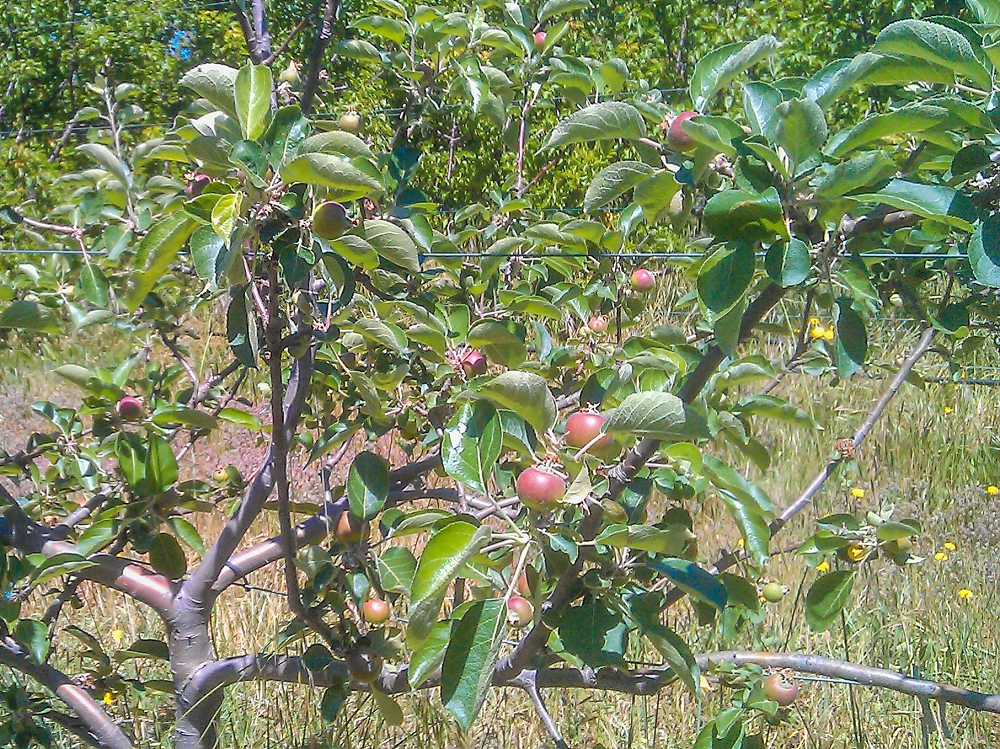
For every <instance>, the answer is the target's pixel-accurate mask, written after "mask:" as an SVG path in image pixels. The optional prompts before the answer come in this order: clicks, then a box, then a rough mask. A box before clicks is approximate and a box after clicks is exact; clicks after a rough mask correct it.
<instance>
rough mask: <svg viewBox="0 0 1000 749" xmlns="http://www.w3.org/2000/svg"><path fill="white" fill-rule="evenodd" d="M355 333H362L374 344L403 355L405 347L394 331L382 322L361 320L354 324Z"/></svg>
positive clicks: (365, 318) (369, 318)
mask: <svg viewBox="0 0 1000 749" xmlns="http://www.w3.org/2000/svg"><path fill="white" fill-rule="evenodd" d="M393 327H395V326H393ZM354 331H355V332H356V333H360V334H361V335H363V336H364V337H365V338H367V339H368V340H369V341H371V342H372V343H375V344H378V345H379V346H382V347H383V348H386V349H388V350H389V351H392V352H393V353H396V354H401V353H403V348H404V346H403V345H401V344H400V342H399V340H398V339H397V338H396V336H395V334H394V333H393V329H392V328H390V327H389V326H388V325H386V324H385V323H384V322H382V321H381V320H376V319H374V318H371V317H364V318H361V319H360V320H358V321H357V322H356V323H355V324H354Z"/></svg>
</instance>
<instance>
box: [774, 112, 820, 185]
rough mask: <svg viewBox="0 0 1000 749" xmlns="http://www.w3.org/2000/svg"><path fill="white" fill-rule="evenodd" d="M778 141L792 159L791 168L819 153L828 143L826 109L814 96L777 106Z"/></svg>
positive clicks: (775, 114) (776, 137) (775, 115)
mask: <svg viewBox="0 0 1000 749" xmlns="http://www.w3.org/2000/svg"><path fill="white" fill-rule="evenodd" d="M774 117H775V120H776V121H777V125H776V127H775V133H774V141H775V143H777V145H779V146H781V147H782V148H784V149H785V153H787V154H788V157H789V158H790V159H791V161H792V167H791V169H790V171H791V172H792V173H793V174H794V173H795V171H796V166H797V165H800V164H802V163H803V162H805V161H806V159H808V158H809V157H810V156H818V155H819V150H820V148H822V146H823V144H824V143H825V142H826V136H827V127H826V117H824V116H823V110H822V109H820V107H819V105H818V104H817V103H816V102H814V101H812V100H811V99H791V100H790V101H786V102H783V103H781V104H779V105H778V106H777V108H776V109H775V111H774Z"/></svg>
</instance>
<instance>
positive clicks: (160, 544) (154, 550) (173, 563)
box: [149, 533, 187, 580]
mask: <svg viewBox="0 0 1000 749" xmlns="http://www.w3.org/2000/svg"><path fill="white" fill-rule="evenodd" d="M149 563H150V564H151V565H153V569H154V570H156V571H157V572H159V573H160V574H161V575H164V576H166V577H168V578H170V579H171V580H179V579H180V578H182V577H184V574H185V573H186V572H187V559H185V557H184V550H183V549H182V548H181V545H180V544H179V543H177V539H176V538H174V537H173V536H171V535H170V534H169V533H157V534H156V536H155V537H154V538H153V542H152V543H151V544H150V546H149Z"/></svg>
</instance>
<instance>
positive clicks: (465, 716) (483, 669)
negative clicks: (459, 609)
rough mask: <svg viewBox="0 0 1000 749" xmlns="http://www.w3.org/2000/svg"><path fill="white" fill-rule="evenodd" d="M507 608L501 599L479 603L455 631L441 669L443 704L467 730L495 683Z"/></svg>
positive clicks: (463, 616) (476, 603)
mask: <svg viewBox="0 0 1000 749" xmlns="http://www.w3.org/2000/svg"><path fill="white" fill-rule="evenodd" d="M506 609H507V606H506V604H505V602H504V600H503V599H501V598H492V599H489V600H486V601H476V602H475V603H473V604H472V606H471V607H469V609H468V610H467V611H466V612H465V613H464V614H463V615H462V618H461V619H459V621H458V623H457V624H456V625H455V628H454V630H453V631H452V635H451V641H450V642H449V643H448V649H447V651H446V652H445V656H444V663H443V664H442V666H441V702H443V703H444V706H445V709H446V710H447V711H448V712H449V713H451V714H452V716H453V717H454V718H455V720H456V721H457V722H458V725H459V726H460V727H461V728H462V730H463V731H466V730H468V729H469V726H471V725H472V722H473V721H474V720H475V718H476V715H477V714H478V713H479V709H480V707H482V704H483V700H484V699H485V698H486V692H487V691H488V690H489V688H490V685H491V684H492V681H493V667H494V666H495V665H496V662H497V656H498V655H499V652H500V646H501V644H502V643H503V636H502V635H503V624H504V619H505V614H506Z"/></svg>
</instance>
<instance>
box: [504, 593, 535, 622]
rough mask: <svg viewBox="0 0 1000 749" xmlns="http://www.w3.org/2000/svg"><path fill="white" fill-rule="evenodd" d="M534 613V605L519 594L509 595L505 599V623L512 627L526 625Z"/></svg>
mask: <svg viewBox="0 0 1000 749" xmlns="http://www.w3.org/2000/svg"><path fill="white" fill-rule="evenodd" d="M534 615H535V607H534V606H532V605H531V602H530V601H529V600H527V599H526V598H521V596H511V597H510V598H508V599H507V623H508V624H510V626H512V627H517V628H518V629H520V628H521V627H527V626H528V625H529V624H531V619H532V617H534Z"/></svg>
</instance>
